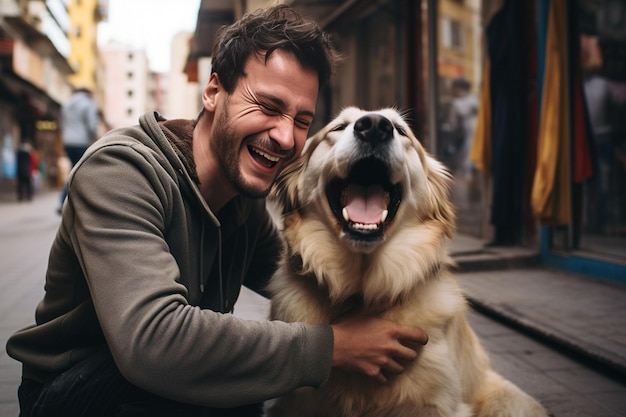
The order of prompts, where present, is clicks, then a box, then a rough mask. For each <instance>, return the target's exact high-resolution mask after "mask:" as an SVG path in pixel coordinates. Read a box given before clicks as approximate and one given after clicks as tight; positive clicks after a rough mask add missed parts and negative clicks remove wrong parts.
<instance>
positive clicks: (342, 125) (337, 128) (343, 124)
mask: <svg viewBox="0 0 626 417" xmlns="http://www.w3.org/2000/svg"><path fill="white" fill-rule="evenodd" d="M347 126H348V125H347V124H345V123H341V124H338V125H337V126H334V127H333V128H332V129H330V131H331V132H340V131H342V130H345V129H346V127H347Z"/></svg>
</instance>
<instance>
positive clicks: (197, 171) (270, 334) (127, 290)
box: [7, 6, 426, 416]
mask: <svg viewBox="0 0 626 417" xmlns="http://www.w3.org/2000/svg"><path fill="white" fill-rule="evenodd" d="M333 56H334V54H333V50H332V48H331V45H330V42H329V40H328V38H327V36H326V35H325V34H324V33H323V32H321V31H320V30H319V28H318V27H317V26H316V25H315V24H313V23H311V22H308V21H305V20H303V19H302V18H301V17H300V16H299V15H297V14H296V13H295V12H294V11H293V10H292V9H290V8H288V7H286V6H276V7H275V8H272V9H268V10H266V11H259V12H256V13H254V14H250V15H247V16H245V17H244V18H242V19H241V20H240V21H239V22H237V23H235V24H233V25H232V26H230V27H228V28H226V29H225V30H223V31H222V32H221V34H220V38H219V39H218V42H217V44H216V46H215V50H214V53H213V73H212V74H211V76H210V79H209V81H208V83H207V85H206V87H205V88H204V90H203V95H202V103H203V109H202V111H201V114H200V116H199V117H198V119H197V120H196V121H195V122H194V121H185V120H170V121H166V120H164V119H162V118H160V117H159V116H158V115H156V114H147V115H145V116H143V117H142V118H141V119H140V125H139V126H135V127H132V128H128V129H121V130H117V131H113V132H111V133H109V134H107V135H106V136H105V137H104V138H102V139H101V140H100V141H98V143H97V144H96V145H95V146H92V147H91V148H90V150H89V151H88V152H87V153H86V154H85V156H84V157H83V158H82V160H81V161H80V162H79V164H78V166H77V167H76V168H75V169H74V171H73V172H72V175H71V177H70V179H69V187H68V191H69V192H68V199H67V203H66V207H65V209H64V212H63V219H62V223H61V226H60V229H59V233H58V236H57V238H56V240H55V242H54V244H53V247H52V249H51V253H50V264H49V267H48V272H47V276H46V294H45V297H44V299H43V301H42V302H41V303H40V304H39V306H38V308H37V315H36V318H37V325H36V326H34V327H30V328H27V329H24V330H22V331H20V332H18V333H16V334H15V335H14V336H13V337H12V338H11V339H10V340H9V342H8V344H7V348H8V352H9V353H10V355H11V356H12V357H14V358H16V359H18V360H20V361H22V362H23V364H24V370H23V381H22V385H21V387H20V390H19V396H20V404H21V408H22V415H23V416H44V415H64V416H72V415H79V414H81V415H82V413H84V415H90V416H92V415H151V416H156V415H175V416H187V415H189V416H191V415H194V416H195V415H211V416H213V415H257V414H258V412H259V407H256V406H249V407H247V408H245V409H242V408H235V407H241V406H245V405H248V404H255V403H260V402H262V401H264V400H266V399H270V398H273V397H276V396H279V395H281V394H284V393H286V392H288V391H290V390H292V389H294V388H297V387H300V386H314V387H317V386H320V385H321V384H322V383H323V382H324V381H325V380H326V379H327V377H328V375H329V372H330V370H331V367H332V366H336V367H340V368H342V369H344V370H347V371H353V372H362V373H365V374H367V375H370V376H371V377H372V378H378V379H380V380H381V381H384V380H385V375H388V374H390V373H397V372H401V371H402V366H401V365H400V364H399V363H400V362H402V361H404V360H411V359H412V358H415V356H416V352H415V351H414V350H412V349H409V348H407V347H405V346H404V345H403V344H401V343H400V340H402V341H403V342H404V343H406V344H409V343H414V342H417V343H422V344H423V343H425V342H426V335H425V334H424V333H423V332H422V331H421V330H419V329H413V328H408V327H404V326H400V325H398V324H395V323H392V322H389V321H385V320H381V319H377V318H374V317H361V316H353V317H348V318H345V319H344V320H343V321H340V322H338V323H335V324H333V325H332V326H327V325H317V326H316V325H306V324H302V323H292V324H288V323H282V322H269V321H267V322H252V321H245V320H242V319H238V318H236V317H234V316H233V315H231V314H228V313H229V312H230V311H231V310H232V308H233V304H234V302H235V300H236V299H237V296H238V295H239V290H240V287H241V285H242V284H244V285H246V286H249V287H250V288H252V289H253V290H256V291H259V292H262V290H263V287H264V285H265V283H266V282H267V280H268V279H269V277H270V275H271V273H272V272H273V271H274V269H275V265H276V260H277V257H278V254H279V251H280V243H279V242H280V240H279V239H278V236H277V233H276V229H275V227H274V225H273V223H272V221H271V219H270V217H269V215H268V213H267V211H266V209H265V203H264V199H263V197H264V196H266V195H267V193H268V191H269V189H270V187H271V185H272V183H273V181H274V179H275V177H276V175H277V173H278V172H279V171H280V169H282V168H283V166H284V165H285V164H286V163H287V162H289V161H290V160H291V159H293V158H295V157H296V156H297V155H299V153H300V151H301V150H302V147H303V146H304V142H305V140H306V136H307V133H308V128H309V126H310V124H311V121H312V120H313V117H314V110H315V102H316V99H317V94H318V91H319V88H320V86H321V85H322V83H324V82H326V81H327V80H328V77H329V74H330V69H331V63H332V60H333ZM372 333H374V334H376V335H377V337H375V338H373V337H371V334H372ZM229 413H230V414H229ZM246 413H247V414H246Z"/></svg>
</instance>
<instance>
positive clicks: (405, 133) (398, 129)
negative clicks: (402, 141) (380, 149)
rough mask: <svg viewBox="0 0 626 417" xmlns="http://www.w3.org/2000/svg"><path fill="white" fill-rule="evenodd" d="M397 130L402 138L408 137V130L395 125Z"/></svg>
mask: <svg viewBox="0 0 626 417" xmlns="http://www.w3.org/2000/svg"><path fill="white" fill-rule="evenodd" d="M395 128H396V130H397V131H398V133H399V134H401V135H402V136H408V135H407V132H406V130H405V129H404V128H403V127H402V126H398V125H395Z"/></svg>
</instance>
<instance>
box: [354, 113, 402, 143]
mask: <svg viewBox="0 0 626 417" xmlns="http://www.w3.org/2000/svg"><path fill="white" fill-rule="evenodd" d="M354 134H355V135H356V137H357V138H359V139H361V140H362V141H364V142H368V143H371V144H372V145H376V144H378V143H381V142H386V141H389V140H391V138H392V137H393V125H392V124H391V122H390V121H389V120H388V119H387V118H385V117H383V116H381V115H378V114H368V115H367V116H363V117H361V118H360V119H359V120H357V121H356V123H354Z"/></svg>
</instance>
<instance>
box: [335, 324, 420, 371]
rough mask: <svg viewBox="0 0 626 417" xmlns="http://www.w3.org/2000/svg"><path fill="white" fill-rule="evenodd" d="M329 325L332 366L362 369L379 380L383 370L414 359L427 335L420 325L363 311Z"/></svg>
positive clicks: (348, 369)
mask: <svg viewBox="0 0 626 417" xmlns="http://www.w3.org/2000/svg"><path fill="white" fill-rule="evenodd" d="M332 329H333V334H334V339H335V344H334V349H333V366H334V367H337V368H341V369H343V370H345V371H349V372H361V373H364V374H365V375H367V376H370V377H372V378H376V379H377V380H379V381H380V382H383V383H384V382H386V381H387V377H386V376H385V374H399V373H401V372H402V371H403V370H404V366H403V365H402V363H406V362H407V361H412V360H414V359H415V358H416V357H417V350H416V349H418V348H419V347H421V346H422V345H425V344H426V343H427V342H428V335H427V334H426V333H425V332H424V331H423V330H421V329H418V328H415V327H410V326H404V325H401V324H399V323H396V322H393V321H390V320H385V319H381V318H378V317H374V316H367V315H355V316H351V317H347V318H344V319H342V320H340V321H338V322H336V323H334V324H333V325H332ZM408 346H416V348H415V349H411V348H410V347H408Z"/></svg>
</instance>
